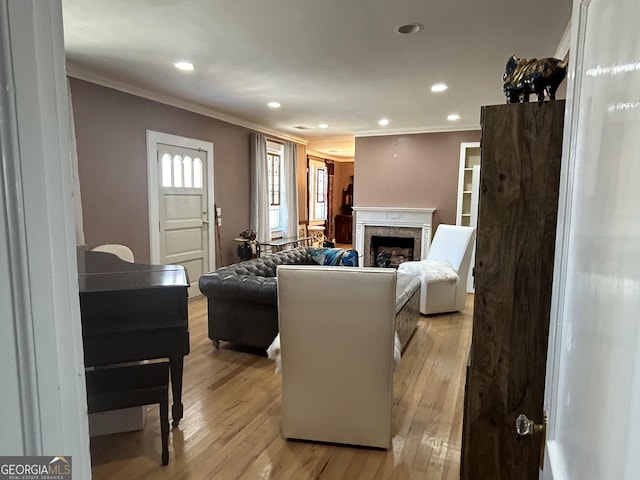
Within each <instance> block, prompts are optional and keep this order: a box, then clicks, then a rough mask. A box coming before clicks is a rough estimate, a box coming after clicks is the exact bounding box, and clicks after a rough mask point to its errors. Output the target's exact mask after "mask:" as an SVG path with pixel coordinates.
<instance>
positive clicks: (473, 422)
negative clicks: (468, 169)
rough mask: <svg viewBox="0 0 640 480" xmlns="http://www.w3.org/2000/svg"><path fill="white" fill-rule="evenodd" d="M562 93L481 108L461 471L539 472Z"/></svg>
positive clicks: (472, 474) (509, 478) (467, 475)
mask: <svg viewBox="0 0 640 480" xmlns="http://www.w3.org/2000/svg"><path fill="white" fill-rule="evenodd" d="M564 106H565V102H564V101H553V102H545V103H544V104H542V105H538V104H536V103H527V104H509V105H496V106H491V107H483V108H482V115H481V119H482V144H481V150H482V159H481V165H482V167H481V174H480V196H479V212H478V227H477V243H476V263H475V282H476V287H475V301H474V313H473V337H472V346H471V355H470V360H469V366H468V370H467V385H466V392H465V407H464V424H463V438H462V463H461V478H462V479H463V480H472V479H473V480H525V479H526V480H530V479H537V478H538V466H539V460H540V445H541V438H540V435H533V436H526V437H524V436H518V435H517V434H516V428H515V423H516V418H517V417H518V415H519V414H521V413H523V414H525V415H527V416H528V417H529V418H530V419H531V420H533V421H535V422H536V423H541V422H542V418H543V412H542V409H543V399H544V385H545V366H546V354H547V340H548V331H549V316H550V310H551V287H552V281H553V263H554V251H555V234H556V221H557V211H558V189H559V184H560V160H561V157H562V130H563V123H564Z"/></svg>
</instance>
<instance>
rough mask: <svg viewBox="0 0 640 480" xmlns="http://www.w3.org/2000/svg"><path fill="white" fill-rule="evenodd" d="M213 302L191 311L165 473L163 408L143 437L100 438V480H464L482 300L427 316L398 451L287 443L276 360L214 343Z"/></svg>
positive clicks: (396, 418)
mask: <svg viewBox="0 0 640 480" xmlns="http://www.w3.org/2000/svg"><path fill="white" fill-rule="evenodd" d="M206 308H207V307H206V302H205V299H203V298H198V299H195V300H192V301H191V302H190V304H189V329H190V335H191V353H190V354H189V355H188V356H187V357H186V359H185V369H184V371H185V379H184V387H183V402H184V405H185V412H184V419H183V420H182V421H181V422H180V425H179V427H178V428H177V429H174V430H172V431H171V433H170V438H169V442H170V443H169V454H170V458H169V465H168V466H166V467H162V466H161V465H160V451H161V447H160V434H159V425H158V410H157V406H153V407H151V406H150V407H149V414H148V416H147V423H146V427H145V429H144V430H143V431H141V432H130V433H120V434H113V435H105V436H101V437H94V438H93V439H92V441H91V461H92V473H93V478H94V479H96V480H100V479H105V480H106V479H109V480H117V479H123V480H124V479H126V480H135V479H176V480H179V479H185V480H186V479H188V480H203V479H216V480H228V479H289V478H293V479H296V480H298V479H325V480H328V479H367V480H369V479H403V480H404V479H411V480H413V479H429V480H440V479H443V480H444V479H447V480H453V479H456V480H457V479H458V478H459V470H460V448H461V435H462V433H461V432H462V410H463V398H464V384H465V370H466V362H467V358H468V354H469V347H470V343H471V323H472V308H473V296H471V295H469V296H468V298H467V306H466V309H465V311H464V312H459V313H454V314H446V315H438V316H434V317H424V316H423V317H422V318H421V319H420V321H419V323H418V328H417V330H416V333H415V335H414V336H413V338H412V339H411V341H410V342H409V344H408V346H407V348H406V350H405V352H404V355H403V358H402V362H401V365H400V367H399V369H398V370H397V371H396V372H395V374H394V406H393V427H392V431H393V447H392V449H390V450H389V451H384V450H376V449H369V448H358V447H349V446H340V445H327V444H319V443H311V442H301V441H291V440H288V441H285V440H283V439H282V437H281V436H280V427H279V424H280V389H281V380H280V375H279V374H276V373H274V364H273V362H271V361H270V360H268V359H267V358H266V357H263V356H259V355H258V354H256V353H255V352H254V353H251V352H246V351H240V350H237V349H233V348H231V346H229V345H223V347H222V348H221V349H220V350H216V349H215V348H214V347H213V346H212V344H211V342H210V340H209V339H208V338H207V322H206V315H207V311H206Z"/></svg>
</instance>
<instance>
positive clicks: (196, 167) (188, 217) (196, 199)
mask: <svg viewBox="0 0 640 480" xmlns="http://www.w3.org/2000/svg"><path fill="white" fill-rule="evenodd" d="M147 144H148V147H147V148H148V162H149V182H150V189H149V218H150V234H151V235H150V237H151V253H152V255H151V257H152V258H151V260H152V262H157V263H162V264H169V263H172V264H180V265H182V266H184V267H185V269H186V270H187V274H188V275H189V281H190V287H189V298H192V297H194V296H197V295H200V291H199V289H198V280H199V279H200V276H201V275H202V274H203V273H205V272H207V271H210V270H213V269H214V268H215V264H214V262H213V261H212V260H213V252H214V251H215V249H214V248H213V242H214V238H213V237H214V235H213V232H212V231H210V230H212V229H213V225H212V224H210V223H209V215H210V212H211V214H212V213H213V199H212V196H213V193H212V192H213V172H212V171H211V170H212V169H213V159H212V155H213V145H212V144H210V143H208V142H200V141H198V140H192V139H187V138H182V137H174V136H171V135H167V134H161V133H158V132H151V131H148V132H147ZM152 184H153V185H152ZM152 187H154V188H152ZM153 190H154V191H153ZM154 226H155V229H156V231H155V232H154Z"/></svg>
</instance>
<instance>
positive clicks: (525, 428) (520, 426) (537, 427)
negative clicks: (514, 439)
mask: <svg viewBox="0 0 640 480" xmlns="http://www.w3.org/2000/svg"><path fill="white" fill-rule="evenodd" d="M516 433H517V434H518V435H519V436H521V437H526V436H528V435H534V434H537V433H541V434H542V435H540V463H539V465H540V470H542V469H543V468H544V447H545V443H546V441H547V412H544V414H543V419H542V424H538V423H535V422H534V421H533V420H529V418H527V416H526V415H525V414H524V413H521V414H520V415H518V418H516Z"/></svg>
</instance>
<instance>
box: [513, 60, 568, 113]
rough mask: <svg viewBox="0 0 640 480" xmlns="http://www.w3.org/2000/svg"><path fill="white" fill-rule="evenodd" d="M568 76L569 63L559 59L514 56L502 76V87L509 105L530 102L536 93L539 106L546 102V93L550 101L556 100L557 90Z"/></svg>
mask: <svg viewBox="0 0 640 480" xmlns="http://www.w3.org/2000/svg"><path fill="white" fill-rule="evenodd" d="M566 75H567V62H563V61H562V60H558V59H557V58H543V59H541V60H538V59H535V58H532V59H531V60H527V59H525V58H518V57H516V56H515V55H512V56H511V57H509V59H508V60H507V65H506V68H505V71H504V75H503V76H502V80H503V81H504V85H503V87H502V89H503V91H504V94H505V96H506V97H507V103H515V102H528V101H529V95H531V94H532V93H535V94H536V96H537V97H538V104H541V103H542V102H543V101H544V96H545V92H546V93H547V95H548V96H549V99H550V100H555V99H556V90H558V86H560V84H561V83H562V80H564V77H565V76H566Z"/></svg>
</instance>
